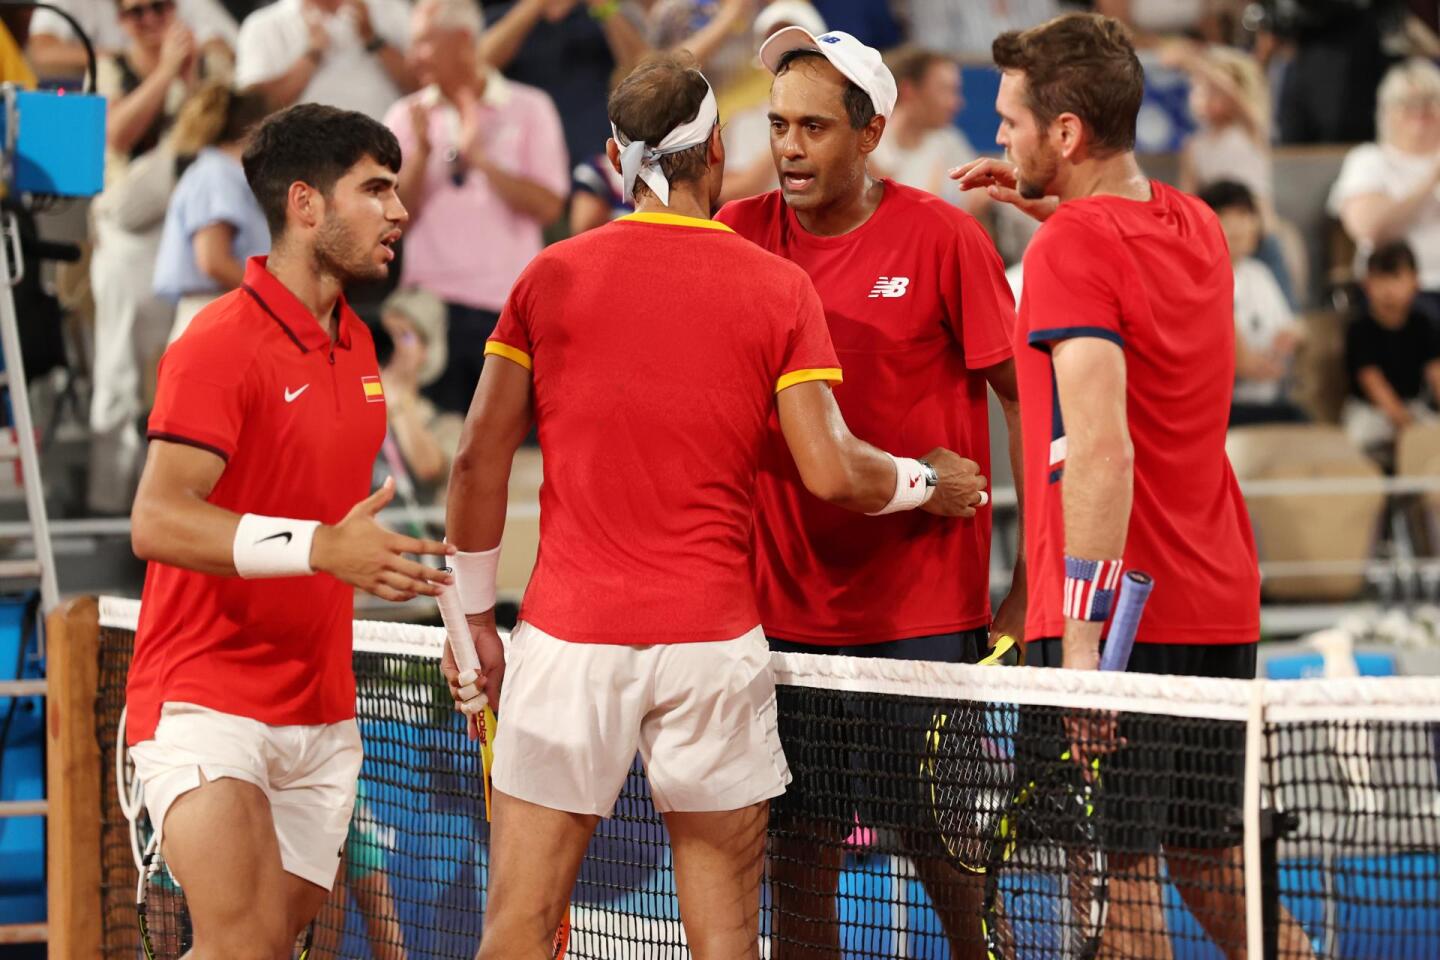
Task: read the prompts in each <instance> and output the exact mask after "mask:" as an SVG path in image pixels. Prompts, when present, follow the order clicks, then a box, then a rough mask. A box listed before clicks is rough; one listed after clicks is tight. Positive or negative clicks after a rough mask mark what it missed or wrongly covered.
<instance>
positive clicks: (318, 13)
mask: <svg viewBox="0 0 1440 960" xmlns="http://www.w3.org/2000/svg"><path fill="white" fill-rule="evenodd" d="M409 18H410V9H409V5H408V4H406V3H405V2H404V0H275V2H274V3H272V4H270V5H269V6H267V7H261V8H260V9H259V10H256V11H255V12H254V13H252V14H250V16H248V17H246V18H245V22H244V23H243V24H241V25H240V40H239V47H238V49H237V51H236V62H235V85H236V86H237V87H241V88H245V87H251V86H256V87H259V88H260V90H261V91H262V92H264V94H265V95H266V97H268V98H269V101H270V106H271V108H272V109H274V110H281V109H284V108H285V107H288V106H290V105H291V104H295V103H321V104H325V105H326V106H332V107H339V108H341V109H344V110H357V111H359V112H360V113H363V114H365V115H367V116H370V117H373V118H375V119H376V120H379V119H381V118H382V117H384V116H385V111H386V110H388V109H389V108H390V105H391V104H392V103H394V102H395V101H396V100H398V99H400V97H401V95H402V94H405V93H407V92H409V91H410V90H411V89H412V87H413V84H412V82H411V79H410V70H409V68H408V67H407V66H406V63H405V50H406V47H407V46H408V45H409V38H410V28H409Z"/></svg>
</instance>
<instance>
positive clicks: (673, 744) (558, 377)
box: [444, 56, 985, 960]
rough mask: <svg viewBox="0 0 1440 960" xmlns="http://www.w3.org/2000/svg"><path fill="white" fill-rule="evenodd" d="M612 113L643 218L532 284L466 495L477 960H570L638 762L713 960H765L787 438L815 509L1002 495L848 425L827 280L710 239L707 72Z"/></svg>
mask: <svg viewBox="0 0 1440 960" xmlns="http://www.w3.org/2000/svg"><path fill="white" fill-rule="evenodd" d="M609 113H610V117H611V121H612V123H613V126H614V131H613V132H614V139H613V140H611V141H610V142H609V144H608V145H607V153H608V155H609V157H610V161H611V163H612V164H614V165H615V167H616V168H617V169H619V171H620V172H621V174H622V177H623V179H624V189H625V193H626V195H627V196H628V197H630V198H633V200H634V202H635V206H636V212H635V213H634V214H631V215H630V216H627V217H623V218H621V219H620V220H618V221H615V222H613V223H610V224H606V225H605V226H602V227H599V228H597V229H594V230H590V231H587V232H586V233H584V234H581V235H580V236H578V237H574V238H572V239H570V240H567V241H564V242H562V243H557V244H555V245H553V246H551V247H549V248H547V249H546V250H545V251H544V252H543V253H541V254H540V255H539V256H538V257H536V258H535V260H533V261H532V262H531V264H530V266H529V267H527V268H526V270H525V272H524V273H523V274H522V275H521V277H520V279H519V280H518V281H517V282H516V284H515V287H514V289H513V290H512V291H511V294H510V297H509V299H508V300H507V302H506V304H505V308H504V310H503V312H502V313H501V316H500V322H499V325H498V326H497V327H496V329H495V333H494V335H493V336H492V337H491V338H490V340H489V343H488V344H487V347H486V353H487V354H489V355H490V357H491V359H490V360H489V361H487V363H486V364H485V369H484V372H483V373H482V374H481V378H480V385H479V387H478V389H477V390H476V393H475V401H474V403H473V405H472V406H471V409H470V415H469V418H468V419H467V420H466V424H465V436H464V438H463V439H462V441H461V446H460V451H459V453H458V454H457V456H456V460H455V468H454V470H453V472H452V474H451V480H450V492H449V509H448V513H447V517H446V521H447V522H446V532H447V534H448V536H449V538H450V541H451V542H452V543H453V544H455V546H456V547H457V548H458V549H459V550H460V552H459V553H457V554H456V556H455V560H454V563H455V570H456V584H457V588H458V592H459V596H460V601H461V603H462V605H463V606H464V608H465V612H466V614H467V618H468V620H469V622H470V626H471V635H472V637H473V639H474V642H475V649H476V653H477V655H478V657H479V660H480V663H481V665H482V669H483V674H484V675H483V676H482V677H480V678H478V679H477V680H476V681H475V682H474V683H473V684H469V683H467V684H466V685H465V686H463V687H462V686H460V685H459V683H458V679H459V677H458V672H457V671H456V669H455V665H454V661H453V659H452V658H450V656H449V654H448V653H447V655H446V661H445V663H444V669H445V671H446V675H447V677H448V678H449V680H450V682H451V684H452V691H453V693H454V696H455V697H456V699H457V701H458V702H460V703H461V705H462V707H467V706H468V708H469V709H473V707H474V706H475V702H476V701H478V700H479V698H480V697H481V696H484V697H485V698H487V700H488V702H490V703H498V705H499V710H498V716H499V720H500V723H499V729H498V733H497V735H496V739H495V767H494V792H493V804H492V812H493V821H492V834H491V847H490V871H491V873H490V887H489V903H488V907H487V911H486V917H485V935H484V941H483V942H482V943H481V946H480V957H481V958H483V960H490V958H502V957H503V958H506V960H512V958H518V957H526V958H531V957H533V958H536V960H539V958H542V957H547V956H550V954H549V952H548V951H547V947H548V946H549V943H550V936H551V935H552V934H553V933H554V931H555V928H556V924H557V923H558V922H559V920H560V917H561V915H562V913H563V911H564V908H565V901H566V899H567V898H568V897H569V895H570V891H571V890H572V888H573V887H574V883H575V877H576V875H577V872H578V870H579V867H580V861H581V858H582V857H583V856H584V853H585V847H586V845H587V843H588V842H589V839H590V836H591V834H592V832H593V831H594V829H595V825H596V823H597V822H598V821H599V818H600V817H603V816H608V815H609V814H610V812H611V810H612V808H613V806H614V804H615V800H616V798H617V796H618V795H619V792H620V788H621V787H622V785H623V784H624V782H625V778H626V776H627V774H628V773H629V770H630V765H631V763H632V761H633V760H634V757H635V753H636V751H637V749H638V751H639V753H640V754H641V756H642V758H643V759H644V761H645V765H646V770H647V772H648V775H649V783H650V790H651V794H652V796H653V798H654V801H655V806H656V808H657V809H658V810H660V811H661V813H662V814H663V815H664V817H665V823H666V827H667V828H668V830H669V834H670V842H671V845H672V847H673V851H674V863H675V888H676V892H677V893H678V895H679V898H680V913H681V917H682V919H683V920H684V924H685V933H686V939H687V942H688V944H689V947H690V950H691V952H692V954H693V955H694V956H695V957H697V958H700V960H709V958H717V960H733V958H753V957H756V956H757V955H758V954H757V950H758V946H757V941H758V936H759V910H760V881H761V870H762V866H763V851H764V847H765V824H766V820H767V811H768V804H769V801H770V799H771V798H772V797H775V796H777V795H779V794H780V793H781V792H782V791H783V790H784V789H785V784H786V783H788V782H789V780H790V773H789V770H788V769H787V767H786V765H785V758H784V755H783V752H782V751H781V748H780V743H779V740H778V738H777V735H776V726H775V724H776V721H775V683H774V680H773V678H772V676H771V673H770V651H769V649H768V647H767V645H766V642H765V635H764V633H763V632H762V630H761V627H760V613H759V610H758V609H757V606H756V603H755V586H754V581H753V579H752V577H751V573H750V552H751V545H750V532H751V525H752V517H753V510H754V494H753V491H754V488H755V482H756V473H757V470H758V469H759V464H760V460H761V457H762V452H761V451H762V449H763V448H764V446H765V444H766V439H767V436H768V430H769V425H770V421H771V418H772V417H775V416H778V418H779V422H780V425H781V429H782V430H783V432H784V436H785V437H786V439H787V440H788V446H789V449H790V450H791V451H792V452H791V453H790V454H787V456H793V457H794V461H795V463H796V465H797V466H796V470H797V472H798V474H799V476H800V477H801V478H802V479H801V482H802V483H803V484H804V485H805V487H806V488H807V489H808V490H810V491H812V492H813V494H814V495H815V496H817V497H824V498H825V499H826V500H828V501H830V502H831V503H834V504H837V505H839V506H843V507H845V508H847V509H850V510H855V511H859V512H868V513H874V514H880V513H893V512H897V511H902V510H913V509H916V508H921V507H923V509H924V510H926V511H929V512H934V513H939V514H943V515H947V516H960V517H969V516H974V513H975V507H976V506H977V505H978V504H979V503H980V500H981V494H982V492H983V490H982V488H983V485H984V482H985V481H984V478H981V477H978V476H977V475H976V465H975V464H974V463H973V462H972V461H968V460H962V459H961V458H960V457H959V456H957V455H956V454H954V453H951V452H950V451H948V450H941V449H935V450H932V451H931V453H930V455H929V457H928V464H929V465H928V466H927V464H926V463H925V462H922V461H920V460H912V459H908V458H897V457H892V456H890V455H889V454H886V453H883V452H881V451H880V450H878V449H876V448H875V447H872V446H870V445H869V444H866V443H862V442H861V441H859V440H857V439H855V437H854V436H853V435H852V434H851V433H850V431H849V429H847V428H846V427H845V424H844V421H843V419H842V418H841V416H840V412H839V410H838V409H837V408H836V406H835V401H834V398H833V397H832V395H831V392H830V384H831V383H833V382H838V381H839V380H840V378H841V371H840V369H839V363H838V361H837V360H836V358H835V353H834V350H833V348H832V347H831V345H830V338H829V334H828V333H827V332H826V328H825V314H824V310H823V308H822V307H821V304H820V300H819V298H818V297H817V296H816V295H815V290H814V288H813V287H811V285H810V281H809V280H808V279H807V278H806V277H805V274H804V273H803V272H802V271H801V270H800V269H799V268H797V267H795V266H794V265H793V264H790V263H786V262H785V261H784V260H782V259H780V258H779V257H776V256H772V255H770V254H768V253H765V252H764V251H762V250H760V249H758V248H756V247H755V246H754V245H753V244H750V243H746V242H745V241H744V240H741V239H740V238H738V237H736V236H735V235H734V233H733V232H732V231H731V230H730V229H729V228H728V227H726V226H724V225H722V224H719V223H716V222H715V221H714V220H711V219H710V214H711V211H712V210H713V209H714V202H715V197H716V195H717V194H718V192H719V187H720V180H721V178H722V177H723V175H724V165H725V152H724V148H723V147H722V146H721V142H720V135H719V124H718V121H719V112H718V110H717V108H716V105H715V96H714V93H713V92H712V91H711V90H710V86H709V84H708V82H707V81H706V80H705V78H704V77H703V76H702V75H701V74H700V73H699V71H697V70H695V69H693V67H691V66H690V64H689V62H688V61H687V60H684V59H681V58H679V57H674V56H663V57H657V58H654V59H652V60H649V61H647V62H646V63H644V64H642V65H641V66H640V67H638V68H636V70H635V71H634V72H633V73H631V74H630V76H629V77H627V78H626V79H625V80H624V81H623V82H622V83H621V84H620V85H619V86H618V87H617V88H616V90H615V92H614V93H613V94H612V95H611V97H610V103H609ZM532 419H533V420H534V421H535V423H536V425H537V427H538V432H539V436H540V451H541V455H542V458H543V460H544V463H545V478H544V479H545V482H544V484H543V485H542V486H541V488H540V512H541V515H542V516H543V517H544V523H543V525H542V527H541V531H540V554H539V560H538V561H537V563H536V566H535V572H534V574H533V575H532V576H531V578H530V583H529V586H528V587H527V589H526V591H525V599H524V603H523V604H522V606H521V609H520V622H519V623H518V625H517V626H516V628H515V632H514V633H513V634H512V637H511V642H510V649H509V662H508V663H507V662H506V652H505V651H504V650H503V649H502V647H501V645H500V639H499V637H498V635H497V634H496V632H495V616H494V604H495V571H496V567H497V565H498V562H499V549H500V548H499V543H500V535H501V532H502V530H503V529H504V525H505V506H506V490H507V487H508V481H509V473H510V463H511V459H512V457H513V455H514V452H515V449H516V447H517V446H518V445H519V443H520V441H521V439H522V438H523V437H524V436H525V435H526V433H527V432H528V431H529V429H530V426H531V421H532ZM932 489H933V492H931V493H927V491H929V490H932ZM885 519H888V518H881V519H876V520H871V521H870V522H872V523H882V522H884V521H885ZM502 680H503V687H502Z"/></svg>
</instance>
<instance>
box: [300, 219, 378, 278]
mask: <svg viewBox="0 0 1440 960" xmlns="http://www.w3.org/2000/svg"><path fill="white" fill-rule="evenodd" d="M369 250H370V248H369V246H368V245H367V244H365V243H363V242H360V241H357V240H356V238H355V236H354V234H353V233H352V232H351V231H350V230H349V229H347V227H346V225H345V224H344V223H343V222H341V220H340V219H339V218H338V217H335V216H334V215H327V216H326V217H325V221H324V222H323V223H322V224H321V225H320V230H319V231H318V232H317V233H316V236H315V266H316V268H317V269H318V270H319V271H320V272H321V273H322V274H327V275H329V276H332V277H334V278H335V279H336V280H338V281H339V282H340V285H341V286H342V287H348V286H351V285H353V284H357V283H365V282H368V281H371V280H384V279H385V278H386V277H387V276H389V275H390V267H389V265H388V264H383V263H382V264H378V265H377V264H375V263H372V262H370V258H369Z"/></svg>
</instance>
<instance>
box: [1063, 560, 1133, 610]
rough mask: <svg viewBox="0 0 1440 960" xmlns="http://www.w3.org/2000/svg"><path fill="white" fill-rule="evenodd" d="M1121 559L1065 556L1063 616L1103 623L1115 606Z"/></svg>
mask: <svg viewBox="0 0 1440 960" xmlns="http://www.w3.org/2000/svg"><path fill="white" fill-rule="evenodd" d="M1124 568H1125V561H1123V560H1082V559H1080V558H1079V557H1071V556H1067V557H1066V558H1065V617H1066V619H1069V620H1088V621H1090V622H1092V623H1104V622H1105V621H1106V620H1108V619H1109V618H1110V611H1111V610H1112V609H1113V608H1114V606H1115V594H1116V592H1117V590H1118V588H1119V586H1120V573H1121V572H1122V571H1123V570H1124Z"/></svg>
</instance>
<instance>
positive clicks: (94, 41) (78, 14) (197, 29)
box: [25, 0, 239, 79]
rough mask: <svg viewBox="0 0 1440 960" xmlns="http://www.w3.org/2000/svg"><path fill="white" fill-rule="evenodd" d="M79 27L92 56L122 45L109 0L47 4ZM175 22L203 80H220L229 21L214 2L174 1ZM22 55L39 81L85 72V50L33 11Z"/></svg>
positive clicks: (47, 15) (55, 19)
mask: <svg viewBox="0 0 1440 960" xmlns="http://www.w3.org/2000/svg"><path fill="white" fill-rule="evenodd" d="M49 2H51V3H53V4H54V5H55V6H57V7H59V8H60V9H62V10H64V11H65V12H66V13H68V14H70V16H72V17H74V18H75V20H76V21H77V22H78V23H79V24H80V27H81V29H83V30H84V31H85V35H86V36H87V37H89V38H90V43H91V45H92V46H93V47H94V48H95V53H96V54H97V55H99V54H105V53H118V52H119V51H121V50H123V49H125V47H126V46H127V45H128V40H127V38H126V35H125V31H124V30H123V29H122V27H121V24H120V18H121V11H120V5H119V4H118V3H116V2H115V0H49ZM175 8H176V13H177V14H178V17H179V21H180V22H181V23H182V24H184V25H185V26H187V27H189V28H190V32H191V33H193V34H194V35H195V40H196V43H197V45H198V47H199V51H200V59H201V61H202V62H203V63H204V65H205V68H206V69H205V70H204V71H203V73H204V74H205V75H206V76H214V77H223V76H224V75H225V73H226V71H228V69H229V65H230V61H231V60H232V59H233V56H234V53H233V51H234V47H235V38H236V36H237V33H238V29H239V28H238V27H237V26H236V23H235V19H234V18H233V17H231V16H230V14H229V12H228V11H227V10H226V9H225V8H224V7H223V6H221V5H220V4H219V3H218V2H217V0H176V5H175ZM25 52H26V55H27V56H28V57H29V58H30V63H31V65H32V66H34V68H35V72H36V73H38V74H39V75H40V76H42V77H47V78H55V79H70V78H73V77H79V76H80V75H81V74H83V73H84V72H85V70H86V67H87V64H86V59H85V46H84V44H82V43H81V42H80V39H79V37H77V36H76V35H75V31H74V29H73V28H72V27H71V26H70V24H69V23H68V22H67V21H66V20H65V18H64V17H62V16H60V14H58V13H56V12H55V11H53V10H45V9H43V8H42V9H39V10H36V11H35V14H34V16H32V17H31V18H30V40H29V42H28V44H27V45H26V49H25Z"/></svg>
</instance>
